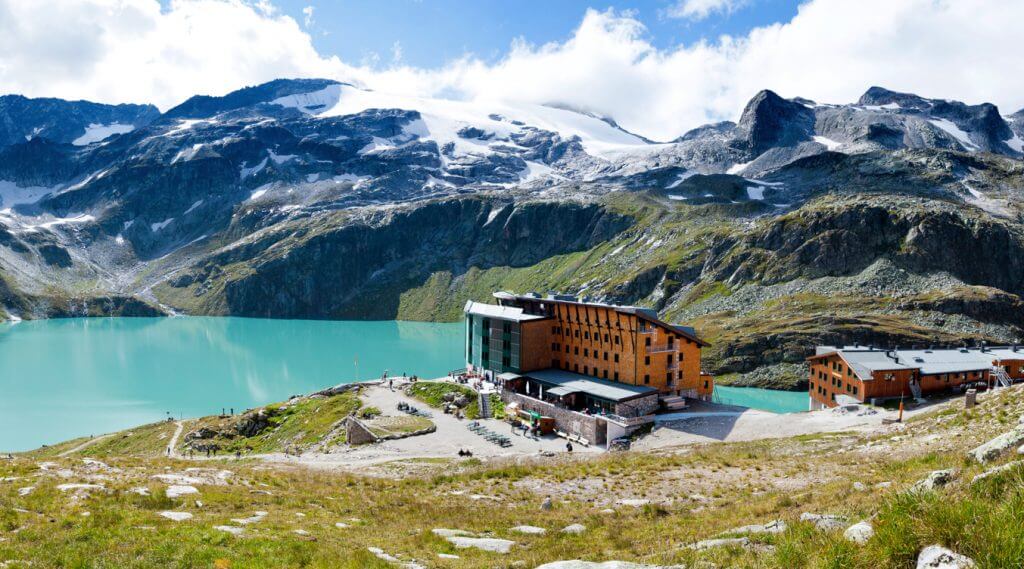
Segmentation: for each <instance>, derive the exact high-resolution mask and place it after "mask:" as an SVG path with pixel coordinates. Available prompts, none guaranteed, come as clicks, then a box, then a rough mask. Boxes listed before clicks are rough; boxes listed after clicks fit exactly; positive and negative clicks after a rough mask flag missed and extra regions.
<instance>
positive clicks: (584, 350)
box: [583, 348, 590, 358]
mask: <svg viewBox="0 0 1024 569" xmlns="http://www.w3.org/2000/svg"><path fill="white" fill-rule="evenodd" d="M583 357H585V358H589V357H590V350H588V349H586V348H583Z"/></svg>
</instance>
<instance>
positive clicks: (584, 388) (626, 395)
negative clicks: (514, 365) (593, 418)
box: [523, 368, 658, 403]
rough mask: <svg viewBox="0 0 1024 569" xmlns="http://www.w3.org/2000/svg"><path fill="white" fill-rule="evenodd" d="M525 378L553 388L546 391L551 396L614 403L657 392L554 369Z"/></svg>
mask: <svg viewBox="0 0 1024 569" xmlns="http://www.w3.org/2000/svg"><path fill="white" fill-rule="evenodd" d="M523 375H524V376H526V377H529V378H533V379H536V380H538V381H541V382H543V383H547V384H548V385H554V386H555V387H553V388H551V389H550V390H548V393H551V394H553V395H567V394H569V393H586V394H587V395H591V396H593V397H597V398H599V399H604V400H607V401H614V402H616V403H618V402H621V401H628V400H630V399H636V398H638V397H643V396H646V395H656V394H657V393H658V390H656V389H654V388H651V387H644V386H642V385H629V384H628V383H619V382H617V381H608V380H606V379H597V378H596V377H588V376H586V375H582V374H579V373H573V372H571V371H564V370H560V369H555V368H548V369H542V370H540V371H531V372H527V373H524V374H523Z"/></svg>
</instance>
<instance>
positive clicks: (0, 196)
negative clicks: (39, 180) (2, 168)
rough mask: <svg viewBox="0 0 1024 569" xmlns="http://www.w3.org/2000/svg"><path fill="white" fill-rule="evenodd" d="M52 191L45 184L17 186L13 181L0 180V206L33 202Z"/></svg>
mask: <svg viewBox="0 0 1024 569" xmlns="http://www.w3.org/2000/svg"><path fill="white" fill-rule="evenodd" d="M51 192H53V188H47V187H45V186H26V187H24V188H22V187H19V186H18V184H16V183H14V182H8V181H6V180H0V206H4V207H8V208H9V207H12V206H16V205H18V204H29V203H35V202H37V201H39V200H40V199H42V198H43V197H45V196H47V195H49V194H50V193H51Z"/></svg>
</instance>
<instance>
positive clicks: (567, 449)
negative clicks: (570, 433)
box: [565, 441, 572, 452]
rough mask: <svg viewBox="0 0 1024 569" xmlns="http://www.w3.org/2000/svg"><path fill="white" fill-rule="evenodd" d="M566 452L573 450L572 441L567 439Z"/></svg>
mask: <svg viewBox="0 0 1024 569" xmlns="http://www.w3.org/2000/svg"><path fill="white" fill-rule="evenodd" d="M565 452H572V441H566V443H565Z"/></svg>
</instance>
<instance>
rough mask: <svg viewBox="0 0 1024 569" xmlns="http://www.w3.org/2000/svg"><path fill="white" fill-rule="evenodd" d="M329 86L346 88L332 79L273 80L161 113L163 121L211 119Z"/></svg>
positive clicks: (199, 97)
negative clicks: (165, 119)
mask: <svg viewBox="0 0 1024 569" xmlns="http://www.w3.org/2000/svg"><path fill="white" fill-rule="evenodd" d="M331 85H345V83H341V82H340V81H335V80H333V79H275V80H274V81H270V82H268V83H263V84H261V85H254V86H252V87H245V88H243V89H238V90H237V91H232V92H230V93H228V94H227V95H224V96H221V97H217V96H209V95H196V96H194V97H190V98H189V99H188V100H186V101H185V102H184V103H182V104H180V105H178V106H176V107H174V108H172V109H170V110H168V111H167V112H166V113H164V117H165V118H191V119H203V118H210V117H212V116H214V115H216V114H219V113H224V112H228V111H234V110H238V109H242V108H245V107H252V106H255V105H259V104H261V103H269V102H271V101H273V100H275V99H280V98H281V97H287V96H289V95H300V94H304V93H312V92H315V91H319V90H322V89H325V88H326V87H329V86H331Z"/></svg>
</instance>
